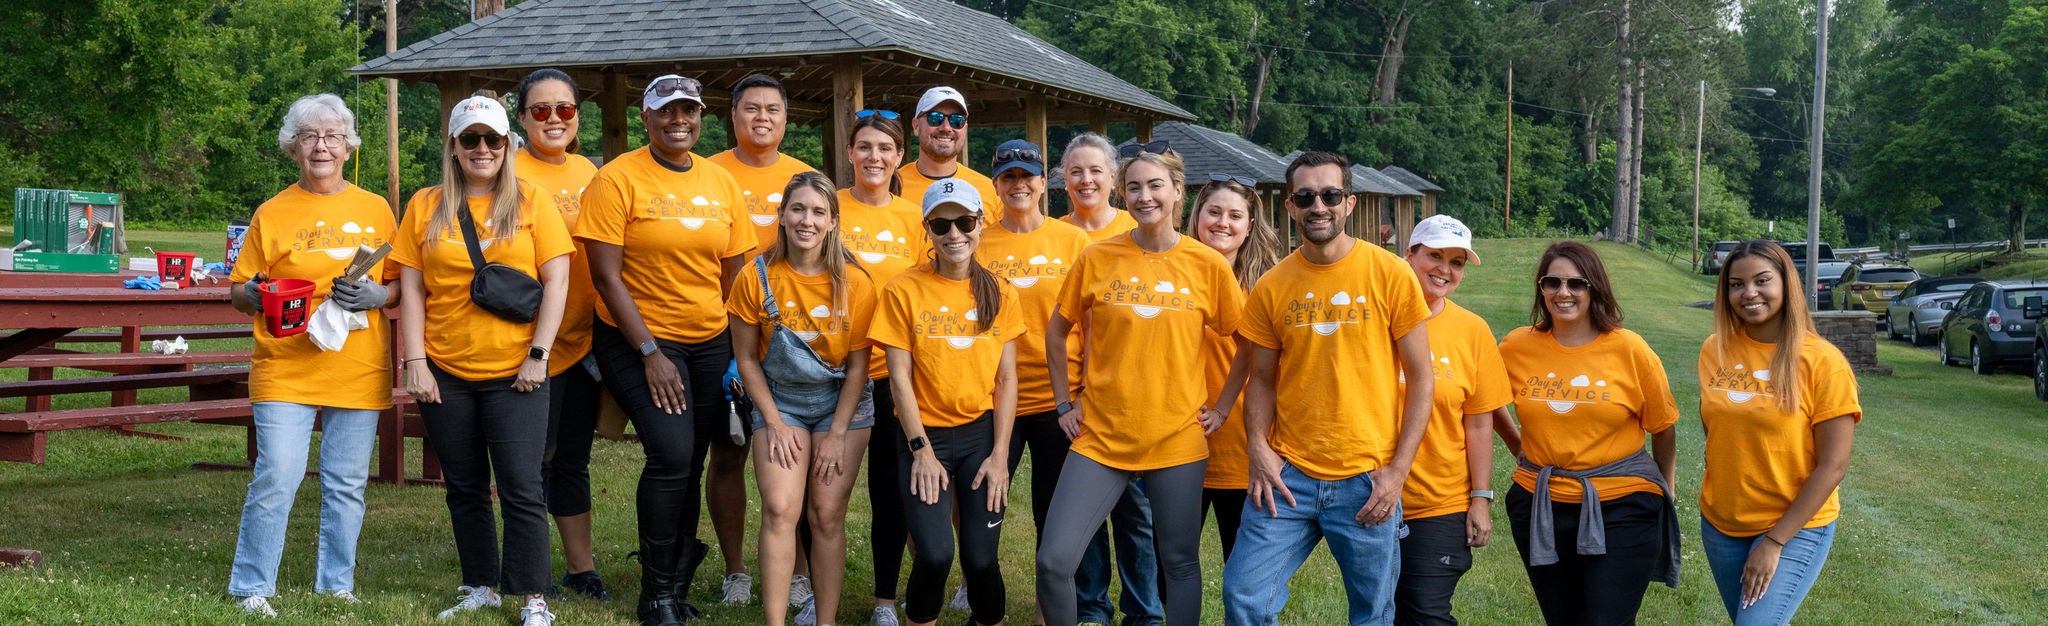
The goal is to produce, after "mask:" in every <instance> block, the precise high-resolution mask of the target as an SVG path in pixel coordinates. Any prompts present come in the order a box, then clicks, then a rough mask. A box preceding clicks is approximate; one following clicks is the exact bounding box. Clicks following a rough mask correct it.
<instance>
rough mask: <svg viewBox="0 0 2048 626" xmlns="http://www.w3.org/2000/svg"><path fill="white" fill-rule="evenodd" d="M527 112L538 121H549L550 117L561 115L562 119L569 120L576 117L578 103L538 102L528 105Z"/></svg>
mask: <svg viewBox="0 0 2048 626" xmlns="http://www.w3.org/2000/svg"><path fill="white" fill-rule="evenodd" d="M526 114H527V115H529V116H532V117H533V121H536V122H545V121H548V119H549V118H550V117H559V118H562V121H564V122H567V121H569V120H573V119H576V104H575V103H568V104H557V105H554V106H548V105H545V104H536V105H533V106H530V107H526Z"/></svg>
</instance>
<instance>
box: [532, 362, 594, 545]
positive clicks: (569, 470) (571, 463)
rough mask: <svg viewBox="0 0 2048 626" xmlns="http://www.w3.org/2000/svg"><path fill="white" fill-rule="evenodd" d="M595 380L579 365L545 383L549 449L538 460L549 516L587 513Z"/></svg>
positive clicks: (588, 507) (571, 515)
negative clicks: (539, 461)
mask: <svg viewBox="0 0 2048 626" xmlns="http://www.w3.org/2000/svg"><path fill="white" fill-rule="evenodd" d="M598 390H599V388H598V386H597V379H595V378H591V377H590V371H589V370H586V369H584V368H583V366H582V365H580V364H578V365H572V366H569V370H568V371H565V372H562V374H561V375H559V376H555V377H554V378H550V379H548V447H547V454H546V456H543V457H541V463H540V475H541V479H542V480H544V481H546V483H545V484H546V485H547V499H548V514H549V515H553V516H555V517H573V516H577V515H582V514H584V513H589V512H590V445H591V442H592V441H593V440H594V439H596V435H597V412H598V404H597V403H598V399H599V398H600V397H602V396H600V395H599V393H598Z"/></svg>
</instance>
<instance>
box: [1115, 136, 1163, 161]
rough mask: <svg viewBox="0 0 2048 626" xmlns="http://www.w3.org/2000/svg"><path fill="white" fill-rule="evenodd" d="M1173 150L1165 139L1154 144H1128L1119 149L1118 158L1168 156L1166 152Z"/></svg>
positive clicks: (1117, 151) (1117, 150)
mask: <svg viewBox="0 0 2048 626" xmlns="http://www.w3.org/2000/svg"><path fill="white" fill-rule="evenodd" d="M1171 149H1173V146H1171V145H1168V144H1167V143H1166V140H1165V139H1161V140H1159V141H1154V142H1152V143H1127V144H1124V145H1122V146H1119V147H1117V149H1116V158H1119V159H1133V158H1137V156H1138V155H1140V154H1145V153H1151V154H1166V151H1167V150H1171Z"/></svg>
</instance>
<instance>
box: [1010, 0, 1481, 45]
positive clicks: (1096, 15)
mask: <svg viewBox="0 0 2048 626" xmlns="http://www.w3.org/2000/svg"><path fill="white" fill-rule="evenodd" d="M1031 3H1032V4H1039V5H1044V6H1048V7H1052V8H1055V9H1059V10H1062V11H1066V12H1068V13H1072V14H1075V15H1085V16H1088V17H1093V18H1098V19H1104V20H1109V21H1112V22H1117V23H1121V24H1129V25H1132V26H1139V27H1144V28H1150V29H1153V30H1158V31H1164V32H1169V33H1179V34H1183V35H1192V36H1195V37H1201V38H1204V39H1211V40H1215V41H1221V42H1225V43H1233V44H1238V45H1241V46H1256V47H1260V48H1271V49H1274V50H1286V51H1289V52H1306V53H1311V54H1322V55H1328V56H1339V57H1351V58H1359V59H1382V58H1386V57H1387V56H1388V55H1384V54H1367V53H1364V52H1339V51H1336V50H1320V49H1316V48H1298V47H1293V46H1280V45H1271V44H1260V43H1254V42H1252V41H1251V40H1249V39H1231V38H1228V37H1218V36H1215V35H1211V34H1208V33H1202V32H1196V31H1192V30H1188V29H1185V28H1170V27H1166V26H1160V25H1158V24H1147V23H1145V22H1140V21H1136V20H1130V19H1125V18H1121V17H1117V16H1114V15H1105V14H1102V13H1096V12H1093V11H1083V10H1080V9H1076V8H1073V7H1070V6H1065V5H1060V4H1054V3H1051V2H1046V1H1045V0H1031ZM1401 56H1402V58H1409V59H1469V58H1475V57H1482V56H1485V55H1480V54H1405V53H1404V54H1402V55H1401Z"/></svg>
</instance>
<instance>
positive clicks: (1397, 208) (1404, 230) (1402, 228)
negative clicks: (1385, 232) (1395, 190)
mask: <svg viewBox="0 0 2048 626" xmlns="http://www.w3.org/2000/svg"><path fill="white" fill-rule="evenodd" d="M1411 230H1415V197H1414V196H1400V197H1397V198H1394V252H1395V253H1397V254H1398V253H1400V252H1402V251H1405V250H1407V249H1408V231H1411Z"/></svg>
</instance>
